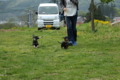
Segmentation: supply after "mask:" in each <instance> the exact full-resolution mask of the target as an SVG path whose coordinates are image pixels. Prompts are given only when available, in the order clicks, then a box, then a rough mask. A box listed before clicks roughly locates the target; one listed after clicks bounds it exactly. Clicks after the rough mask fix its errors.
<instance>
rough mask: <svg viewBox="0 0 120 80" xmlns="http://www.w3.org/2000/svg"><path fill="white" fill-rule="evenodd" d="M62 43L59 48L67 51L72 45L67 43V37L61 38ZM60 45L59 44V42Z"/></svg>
mask: <svg viewBox="0 0 120 80" xmlns="http://www.w3.org/2000/svg"><path fill="white" fill-rule="evenodd" d="M63 38H64V41H63V42H62V43H61V48H64V49H68V47H69V46H71V45H72V44H71V43H69V40H68V37H63ZM59 43H60V42H59Z"/></svg>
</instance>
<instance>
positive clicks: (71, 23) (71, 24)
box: [66, 14, 77, 41]
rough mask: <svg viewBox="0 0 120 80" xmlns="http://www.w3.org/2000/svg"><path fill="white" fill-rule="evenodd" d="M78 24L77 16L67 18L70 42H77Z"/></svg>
mask: <svg viewBox="0 0 120 80" xmlns="http://www.w3.org/2000/svg"><path fill="white" fill-rule="evenodd" d="M76 22H77V14H76V15H74V16H66V23H67V35H68V39H69V41H77V29H76Z"/></svg>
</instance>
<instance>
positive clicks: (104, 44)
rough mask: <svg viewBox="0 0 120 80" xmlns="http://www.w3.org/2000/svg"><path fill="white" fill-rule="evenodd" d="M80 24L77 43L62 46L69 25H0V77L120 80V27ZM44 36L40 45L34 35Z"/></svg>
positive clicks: (11, 79) (4, 79) (12, 79)
mask: <svg viewBox="0 0 120 80" xmlns="http://www.w3.org/2000/svg"><path fill="white" fill-rule="evenodd" d="M96 29H97V32H96V33H93V32H92V31H91V27H90V24H88V23H87V24H82V25H80V26H77V30H78V41H77V45H76V46H70V47H69V48H68V49H67V50H65V49H61V47H60V44H59V43H58V42H57V41H63V39H62V37H64V36H66V27H61V29H60V30H40V31H38V30H37V28H36V27H33V28H26V27H22V28H12V29H0V80H120V27H113V26H109V25H102V24H99V25H97V27H96ZM33 34H34V35H37V36H43V38H41V39H39V44H40V46H39V48H34V47H33V46H32V35H33Z"/></svg>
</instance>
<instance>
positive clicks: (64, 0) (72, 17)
mask: <svg viewBox="0 0 120 80" xmlns="http://www.w3.org/2000/svg"><path fill="white" fill-rule="evenodd" d="M78 4H79V1H78V0H60V5H61V7H62V9H63V11H64V16H65V17H66V24H67V35H68V39H69V43H72V45H76V44H77V43H76V41H77V29H76V23H77V16H78Z"/></svg>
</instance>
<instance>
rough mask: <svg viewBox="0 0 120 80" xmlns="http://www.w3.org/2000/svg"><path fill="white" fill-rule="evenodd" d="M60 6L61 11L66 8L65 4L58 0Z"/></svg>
mask: <svg viewBox="0 0 120 80" xmlns="http://www.w3.org/2000/svg"><path fill="white" fill-rule="evenodd" d="M60 6H61V8H62V9H64V8H65V7H66V6H65V3H64V0H60Z"/></svg>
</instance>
